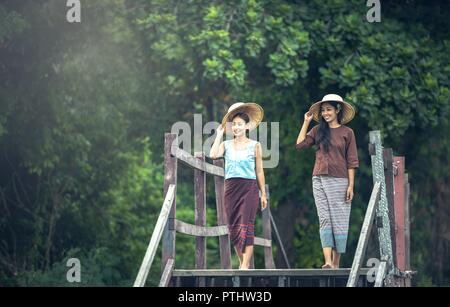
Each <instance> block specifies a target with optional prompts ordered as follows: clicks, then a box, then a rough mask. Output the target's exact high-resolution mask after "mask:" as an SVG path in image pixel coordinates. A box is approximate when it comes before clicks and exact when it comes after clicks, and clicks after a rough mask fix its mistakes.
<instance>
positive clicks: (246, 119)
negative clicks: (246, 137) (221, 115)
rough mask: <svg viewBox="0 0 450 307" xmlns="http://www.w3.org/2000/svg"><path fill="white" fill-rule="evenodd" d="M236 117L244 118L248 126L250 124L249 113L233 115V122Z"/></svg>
mask: <svg viewBox="0 0 450 307" xmlns="http://www.w3.org/2000/svg"><path fill="white" fill-rule="evenodd" d="M236 117H239V118H242V119H243V120H244V121H245V123H246V124H248V123H249V122H250V117H248V115H247V113H243V112H241V113H236V114H234V115H233V117H231V121H233V120H234V119H235V118H236Z"/></svg>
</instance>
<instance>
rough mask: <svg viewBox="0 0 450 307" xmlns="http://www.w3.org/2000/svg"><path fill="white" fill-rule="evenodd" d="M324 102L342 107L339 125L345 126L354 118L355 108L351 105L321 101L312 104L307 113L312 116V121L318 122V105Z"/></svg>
mask: <svg viewBox="0 0 450 307" xmlns="http://www.w3.org/2000/svg"><path fill="white" fill-rule="evenodd" d="M324 102H337V103H340V104H341V105H342V109H341V112H343V114H342V122H341V124H343V125H345V124H347V123H349V122H350V121H351V120H352V119H353V118H354V117H355V113H356V112H355V108H353V106H352V105H351V104H349V103H348V102H346V101H339V100H321V101H318V102H316V103H314V104H313V105H312V106H311V107H310V108H309V112H310V113H312V114H313V119H314V120H315V121H316V122H319V113H320V105H321V104H322V103H324Z"/></svg>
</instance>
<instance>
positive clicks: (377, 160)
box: [369, 131, 395, 273]
mask: <svg viewBox="0 0 450 307" xmlns="http://www.w3.org/2000/svg"><path fill="white" fill-rule="evenodd" d="M369 138H370V143H371V144H370V145H369V153H370V155H371V161H372V173H373V182H374V184H375V183H376V182H380V184H381V191H380V202H379V204H378V208H377V212H376V216H377V230H378V241H379V243H380V256H381V258H382V259H385V260H386V261H387V271H388V272H389V273H390V272H393V271H394V266H395V265H394V263H393V255H392V241H391V228H390V221H389V215H388V211H389V208H388V202H387V196H386V183H385V178H384V161H383V150H382V149H383V146H382V144H381V132H380V131H370V133H369Z"/></svg>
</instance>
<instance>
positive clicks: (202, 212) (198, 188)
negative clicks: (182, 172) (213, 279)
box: [194, 152, 206, 269]
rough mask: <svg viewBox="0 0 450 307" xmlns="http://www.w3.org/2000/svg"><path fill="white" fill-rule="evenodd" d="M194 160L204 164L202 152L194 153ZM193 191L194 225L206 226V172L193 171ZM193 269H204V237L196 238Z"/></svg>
mask: <svg viewBox="0 0 450 307" xmlns="http://www.w3.org/2000/svg"><path fill="white" fill-rule="evenodd" d="M195 158H196V159H198V160H200V161H202V162H205V154H204V153H203V152H200V153H196V154H195ZM194 191H195V225H197V226H206V208H205V203H206V172H204V171H200V170H198V169H194ZM195 268H196V269H206V237H197V238H196V248H195Z"/></svg>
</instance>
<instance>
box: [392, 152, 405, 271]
mask: <svg viewBox="0 0 450 307" xmlns="http://www.w3.org/2000/svg"><path fill="white" fill-rule="evenodd" d="M394 165H395V168H396V172H395V173H396V176H395V177H394V189H395V196H394V213H395V245H396V247H395V252H396V260H397V261H396V264H397V268H398V269H399V270H400V271H403V272H404V271H406V251H405V241H406V240H405V158H404V157H394Z"/></svg>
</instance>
